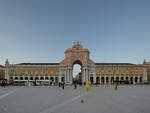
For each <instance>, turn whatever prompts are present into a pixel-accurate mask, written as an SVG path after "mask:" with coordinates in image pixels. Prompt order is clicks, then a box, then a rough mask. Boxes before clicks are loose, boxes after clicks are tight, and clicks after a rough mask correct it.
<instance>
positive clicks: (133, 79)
mask: <svg viewBox="0 0 150 113" xmlns="http://www.w3.org/2000/svg"><path fill="white" fill-rule="evenodd" d="M133 84H135V76H133Z"/></svg>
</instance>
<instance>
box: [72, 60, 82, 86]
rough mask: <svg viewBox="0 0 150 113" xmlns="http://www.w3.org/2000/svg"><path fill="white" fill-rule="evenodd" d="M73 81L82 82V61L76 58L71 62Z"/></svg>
mask: <svg viewBox="0 0 150 113" xmlns="http://www.w3.org/2000/svg"><path fill="white" fill-rule="evenodd" d="M72 67H73V82H77V83H79V84H80V83H82V63H81V62H80V61H79V60H77V61H75V62H74V63H73V66H72Z"/></svg>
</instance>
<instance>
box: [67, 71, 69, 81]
mask: <svg viewBox="0 0 150 113" xmlns="http://www.w3.org/2000/svg"><path fill="white" fill-rule="evenodd" d="M67 82H69V69H67Z"/></svg>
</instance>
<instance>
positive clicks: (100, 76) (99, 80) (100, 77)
mask: <svg viewBox="0 0 150 113" xmlns="http://www.w3.org/2000/svg"><path fill="white" fill-rule="evenodd" d="M99 82H100V84H102V80H101V76H100V77H99Z"/></svg>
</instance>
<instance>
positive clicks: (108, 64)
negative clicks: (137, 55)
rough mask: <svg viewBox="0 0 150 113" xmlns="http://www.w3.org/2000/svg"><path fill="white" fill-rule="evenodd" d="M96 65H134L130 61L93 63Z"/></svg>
mask: <svg viewBox="0 0 150 113" xmlns="http://www.w3.org/2000/svg"><path fill="white" fill-rule="evenodd" d="M95 64H96V65H134V64H131V63H95Z"/></svg>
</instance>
